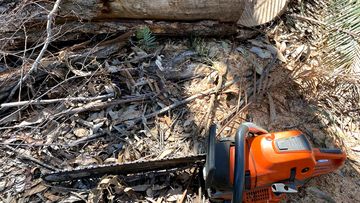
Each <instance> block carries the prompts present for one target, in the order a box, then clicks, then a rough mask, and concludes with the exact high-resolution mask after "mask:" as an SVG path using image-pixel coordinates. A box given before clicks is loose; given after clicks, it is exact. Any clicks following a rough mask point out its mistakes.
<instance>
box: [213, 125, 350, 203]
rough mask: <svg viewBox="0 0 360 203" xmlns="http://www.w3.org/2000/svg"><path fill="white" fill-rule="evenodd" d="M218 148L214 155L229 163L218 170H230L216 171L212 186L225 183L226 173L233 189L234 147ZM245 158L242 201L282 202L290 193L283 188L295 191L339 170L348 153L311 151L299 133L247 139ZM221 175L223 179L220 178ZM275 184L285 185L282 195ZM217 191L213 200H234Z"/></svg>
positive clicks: (225, 191) (223, 189)
mask: <svg viewBox="0 0 360 203" xmlns="http://www.w3.org/2000/svg"><path fill="white" fill-rule="evenodd" d="M217 145H219V146H217V148H216V151H215V153H220V154H215V156H219V157H220V158H221V157H222V158H223V159H224V157H226V155H225V154H226V153H228V154H229V155H228V159H229V161H228V162H224V161H222V163H220V162H219V161H218V162H217V166H216V167H215V168H216V170H223V169H224V170H228V171H226V172H225V171H223V172H222V173H223V174H221V172H217V175H214V176H215V177H217V178H214V179H215V180H213V181H212V182H213V185H216V184H217V182H220V180H221V179H223V181H225V182H226V179H227V178H226V177H225V175H224V174H227V175H228V176H229V178H228V181H229V183H228V185H229V187H231V186H233V185H234V168H235V167H234V166H235V146H234V144H233V143H231V142H229V141H225V142H222V141H220V142H219V143H218V144H217ZM220 145H221V147H220ZM223 149H224V150H223ZM224 151H225V152H224ZM221 153H223V155H221ZM243 156H244V159H245V174H246V176H245V186H244V190H243V196H242V199H243V202H279V201H280V200H281V199H283V198H284V197H285V194H286V192H287V191H284V188H285V190H287V189H288V186H287V185H292V186H293V187H292V189H294V190H296V189H297V187H300V186H301V185H302V183H303V181H304V180H306V179H309V178H311V177H314V176H317V175H322V174H326V173H330V172H332V171H334V170H336V169H338V168H339V167H340V166H341V165H342V164H343V163H344V161H345V159H346V154H345V153H343V152H342V151H341V150H339V149H318V148H312V147H311V145H310V143H309V141H308V140H307V138H306V137H305V135H304V134H303V133H302V132H301V131H298V130H292V131H285V132H277V133H265V134H261V135H257V136H248V137H246V139H245V154H244V155H243ZM216 159H219V158H216ZM227 164H228V167H227V166H226V165H227ZM215 165H216V164H215ZM225 166H226V167H225ZM215 174H216V172H215ZM222 175H224V176H223V177H221V176H222ZM216 179H218V181H217V180H216ZM274 183H280V184H282V185H285V187H284V188H282V192H277V190H275V189H276V188H275V187H276V186H277V184H274ZM222 184H223V183H222ZM215 188H216V187H215ZM232 189H233V188H232ZM215 190H216V191H217V192H216V193H215V192H214V194H213V196H214V197H215V198H214V199H217V200H231V199H232V192H231V191H230V192H229V189H227V187H226V186H219V187H217V188H216V189H215Z"/></svg>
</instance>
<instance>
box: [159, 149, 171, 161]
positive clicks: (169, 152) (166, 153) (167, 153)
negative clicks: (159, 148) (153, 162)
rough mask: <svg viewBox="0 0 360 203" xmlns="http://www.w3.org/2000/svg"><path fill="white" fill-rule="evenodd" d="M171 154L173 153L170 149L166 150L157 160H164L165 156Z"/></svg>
mask: <svg viewBox="0 0 360 203" xmlns="http://www.w3.org/2000/svg"><path fill="white" fill-rule="evenodd" d="M171 153H173V150H172V149H167V150H165V151H163V152H162V153H161V154H160V156H159V157H158V159H163V158H165V157H166V156H168V155H170V154H171Z"/></svg>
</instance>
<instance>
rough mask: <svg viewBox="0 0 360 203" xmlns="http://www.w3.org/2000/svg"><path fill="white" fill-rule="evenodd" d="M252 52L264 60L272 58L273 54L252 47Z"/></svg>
mask: <svg viewBox="0 0 360 203" xmlns="http://www.w3.org/2000/svg"><path fill="white" fill-rule="evenodd" d="M250 51H251V52H253V53H254V54H256V55H257V56H258V57H260V58H262V59H269V58H271V52H270V51H268V50H266V49H261V48H259V47H251V49H250Z"/></svg>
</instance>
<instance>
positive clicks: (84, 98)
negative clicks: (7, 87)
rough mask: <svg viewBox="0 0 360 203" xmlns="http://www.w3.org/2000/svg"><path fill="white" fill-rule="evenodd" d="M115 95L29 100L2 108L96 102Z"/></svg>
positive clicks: (8, 104) (6, 104)
mask: <svg viewBox="0 0 360 203" xmlns="http://www.w3.org/2000/svg"><path fill="white" fill-rule="evenodd" d="M113 96H114V94H113V93H111V94H107V95H101V96H96V97H68V98H58V99H45V100H29V101H20V102H10V103H3V104H1V108H9V107H16V106H24V105H41V104H53V103H58V102H74V101H78V102H79V101H96V100H102V99H108V98H111V97H113Z"/></svg>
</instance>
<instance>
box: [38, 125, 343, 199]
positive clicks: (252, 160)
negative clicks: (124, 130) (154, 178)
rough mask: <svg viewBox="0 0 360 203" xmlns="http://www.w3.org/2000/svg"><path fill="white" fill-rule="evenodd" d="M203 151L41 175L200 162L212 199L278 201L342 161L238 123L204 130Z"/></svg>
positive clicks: (297, 139)
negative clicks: (224, 129) (223, 133)
mask: <svg viewBox="0 0 360 203" xmlns="http://www.w3.org/2000/svg"><path fill="white" fill-rule="evenodd" d="M207 142H208V143H207V144H208V145H207V150H206V154H200V155H194V156H187V157H180V158H170V159H162V160H151V161H135V162H128V163H117V164H108V165H99V166H86V167H80V168H76V169H71V170H62V171H55V172H51V173H47V174H44V175H43V176H42V178H43V179H44V180H45V181H48V182H61V181H71V180H75V179H82V178H91V177H100V176H103V175H106V174H121V175H127V174H138V173H143V172H149V171H160V170H167V169H176V168H184V167H194V166H195V165H198V166H202V169H203V170H202V171H201V172H202V176H203V178H204V182H205V189H206V191H207V194H208V197H209V199H210V200H211V201H213V202H224V201H229V200H232V202H234V203H241V202H279V201H281V200H282V199H284V198H285V196H286V194H287V193H296V192H297V190H298V188H299V187H300V186H302V185H303V184H304V182H305V181H306V180H307V179H309V178H312V177H314V176H318V175H322V174H327V173H330V172H332V171H335V170H337V169H338V168H339V167H340V166H342V165H343V163H344V162H345V159H346V154H345V153H344V152H342V151H341V150H340V149H323V148H320V149H319V148H312V146H311V145H310V142H309V141H308V139H307V138H306V137H305V135H304V134H303V133H302V132H301V131H298V130H291V131H285V132H276V133H269V132H268V131H266V130H264V129H263V128H261V127H258V126H257V125H256V124H254V123H249V122H247V123H242V124H241V125H240V127H239V128H238V130H237V132H236V134H235V136H233V137H228V138H221V139H219V140H217V139H216V126H215V125H212V126H211V127H210V130H209V136H208V140H207Z"/></svg>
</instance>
